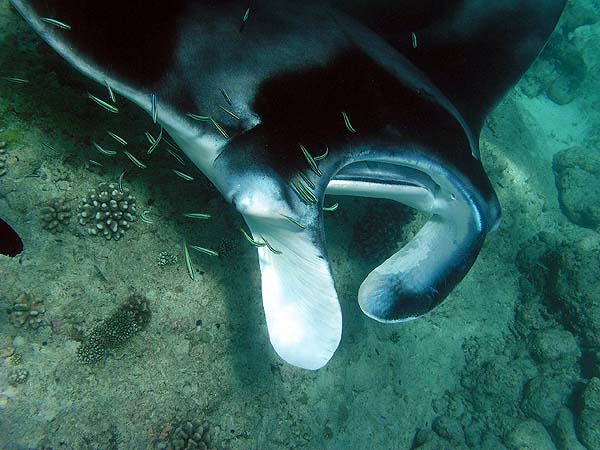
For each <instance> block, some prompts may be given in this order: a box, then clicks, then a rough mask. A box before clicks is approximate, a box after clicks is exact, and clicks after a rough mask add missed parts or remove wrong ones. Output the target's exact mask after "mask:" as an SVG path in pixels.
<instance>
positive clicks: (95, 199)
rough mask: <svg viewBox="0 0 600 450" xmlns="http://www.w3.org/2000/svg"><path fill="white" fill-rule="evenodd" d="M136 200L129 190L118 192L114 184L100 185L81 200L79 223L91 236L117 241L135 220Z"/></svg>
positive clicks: (124, 189)
mask: <svg viewBox="0 0 600 450" xmlns="http://www.w3.org/2000/svg"><path fill="white" fill-rule="evenodd" d="M135 213H136V200H135V198H134V197H133V196H132V195H131V194H130V193H129V189H127V188H123V190H119V188H118V186H117V185H116V184H114V183H100V184H99V185H98V187H97V188H96V189H91V190H90V191H89V192H88V194H87V196H86V197H85V198H82V199H81V203H80V205H79V208H78V215H79V223H80V224H81V225H84V226H86V227H87V230H88V233H89V234H91V235H100V236H104V237H105V238H106V239H114V240H116V241H118V240H119V239H121V238H122V237H123V235H124V234H125V230H128V229H129V227H130V224H131V222H133V221H135V220H136V216H135Z"/></svg>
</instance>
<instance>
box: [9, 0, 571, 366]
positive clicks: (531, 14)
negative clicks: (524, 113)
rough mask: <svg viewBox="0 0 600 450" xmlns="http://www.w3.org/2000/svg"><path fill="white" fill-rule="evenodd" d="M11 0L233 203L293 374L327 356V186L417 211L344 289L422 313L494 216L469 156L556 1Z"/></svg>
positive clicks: (539, 39) (333, 307)
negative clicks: (399, 244)
mask: <svg viewBox="0 0 600 450" xmlns="http://www.w3.org/2000/svg"><path fill="white" fill-rule="evenodd" d="M11 1H12V3H13V5H14V6H15V7H16V8H17V10H18V11H19V12H20V13H21V14H22V15H23V16H24V17H25V19H26V20H27V21H28V22H29V23H30V24H31V26H32V27H33V28H34V29H35V30H36V31H37V32H38V33H39V34H40V35H41V36H42V38H43V39H44V40H46V42H48V43H49V44H50V45H51V46H52V47H53V48H54V49H55V50H56V51H57V52H58V53H59V54H61V55H62V56H63V57H64V58H65V59H66V60H67V61H69V62H70V63H71V64H72V65H73V66H75V67H76V68H77V69H79V70H80V71H82V72H83V73H84V74H86V75H88V76H89V77H91V78H93V79H94V80H96V81H98V82H99V83H102V84H109V85H110V86H112V87H113V89H114V90H115V91H116V92H118V93H120V94H121V95H123V96H125V97H127V98H129V99H130V100H132V101H133V102H135V103H137V104H138V105H139V106H140V107H142V108H143V109H145V110H146V111H147V112H148V113H149V114H151V115H152V116H154V119H156V120H157V121H158V123H160V124H161V126H162V127H163V128H164V130H165V131H166V132H168V133H169V134H170V135H171V136H172V137H173V139H174V140H175V141H176V143H177V144H178V145H179V146H180V147H181V148H182V150H183V151H184V152H185V153H186V155H187V156H188V157H189V158H190V159H191V160H192V161H193V162H194V163H195V164H196V165H197V166H198V168H199V169H200V170H202V171H203V172H204V173H205V174H206V175H207V176H208V178H209V179H210V180H211V181H212V182H213V183H214V184H215V186H216V187H217V188H218V189H219V190H220V191H221V193H222V194H223V195H224V196H225V198H226V199H227V200H229V201H230V202H231V203H232V204H233V205H234V206H235V208H236V209H237V210H238V211H239V212H240V213H242V214H243V216H244V219H245V221H246V223H247V225H248V227H249V229H250V233H248V234H247V238H248V241H250V243H251V244H252V245H253V246H255V247H256V248H257V251H258V256H259V262H260V267H261V276H262V296H263V304H264V309H265V316H266V321H267V325H268V329H269V336H270V339H271V342H272V344H273V346H274V348H275V350H276V351H277V353H278V354H279V355H280V356H281V357H282V358H283V359H285V360H286V361H288V362H289V363H291V364H294V365H297V366H299V367H303V368H307V369H317V368H319V367H322V366H323V365H325V364H326V363H327V361H329V359H330V358H331V357H332V355H333V353H334V352H335V350H336V348H337V346H338V344H339V342H340V337H341V330H342V318H341V312H340V307H339V304H338V299H337V293H336V290H335V285H334V281H333V277H332V273H331V268H330V263H329V260H328V257H327V253H326V251H325V246H324V231H323V207H324V198H325V196H326V195H327V194H336V195H352V196H361V197H369V198H384V199H390V200H394V201H397V202H401V203H403V204H405V205H408V206H411V207H414V208H416V209H418V210H420V211H423V212H424V213H426V214H427V215H428V217H429V220H428V221H427V223H426V224H425V225H424V226H423V227H422V229H421V230H420V231H419V232H418V233H417V235H416V236H415V237H414V238H413V239H412V240H411V241H410V242H408V243H407V244H406V245H405V246H404V247H403V248H401V249H400V250H399V251H398V252H396V253H395V254H394V255H392V256H391V257H390V258H388V259H387V260H386V261H383V262H382V263H381V265H380V266H379V267H377V268H376V269H375V270H373V271H372V272H371V273H370V274H369V275H368V277H367V278H366V279H365V280H364V282H363V283H362V285H361V287H360V289H359V292H358V299H359V303H360V306H361V308H362V310H363V311H364V312H365V314H367V315H368V316H369V317H372V318H374V319H376V320H378V321H381V322H401V321H405V320H410V319H413V318H416V317H419V316H421V315H423V314H425V313H426V312H428V311H430V310H431V309H433V308H434V307H435V306H436V305H438V304H439V303H440V302H441V301H442V300H443V299H444V298H445V297H446V296H447V295H448V294H449V293H450V291H451V290H452V289H453V288H454V286H456V284H457V283H458V282H460V280H461V279H462V278H463V277H464V276H465V274H466V273H467V272H468V270H469V269H470V267H471V266H472V264H473V263H474V261H475V259H476V257H477V255H478V253H479V251H480V249H481V247H482V245H483V242H484V239H485V236H486V234H487V233H488V232H490V231H492V230H493V229H494V228H495V227H496V226H497V224H498V221H499V218H500V213H499V205H498V202H497V199H496V196H495V194H494V192H493V189H492V187H491V184H490V182H489V180H488V178H487V176H486V175H485V172H484V170H483V167H482V165H481V163H480V161H479V148H478V138H479V132H480V128H481V125H482V122H483V120H484V118H485V115H486V114H487V112H488V111H489V110H490V109H491V108H492V107H493V105H494V104H495V102H496V101H497V100H498V99H499V98H500V96H501V95H502V94H503V93H504V92H505V91H506V90H507V89H508V88H509V87H510V86H511V85H512V84H513V83H514V82H516V81H517V80H518V79H519V77H520V76H521V74H522V73H523V72H524V71H525V70H526V69H527V67H528V66H529V64H530V63H531V62H532V61H533V59H534V58H535V56H536V55H537V53H538V52H539V50H540V49H541V48H542V46H543V44H544V42H545V40H546V38H547V36H548V34H549V33H550V32H551V30H552V29H553V27H554V25H555V23H556V20H557V18H558V16H559V14H560V11H561V9H562V6H563V0H542V1H539V0H538V1H536V0H526V1H509V2H506V1H500V0H498V1H494V0H492V1H486V2H482V1H480V0H466V1H448V2H445V3H444V6H443V7H440V5H439V2H433V1H425V2H423V1H417V0H408V1H405V2H397V1H396V2H391V1H389V2H388V1H383V0H381V1H375V2H372V4H371V3H370V4H369V5H366V3H364V2H353V1H345V0H331V1H322V2H317V1H308V2H303V3H302V4H299V3H298V2H292V1H283V0H282V1H275V0H263V1H258V0H257V1H256V2H251V3H250V6H248V2H247V1H241V0H240V1H234V0H232V1H227V2H213V1H191V0H175V1H173V2H167V3H165V2H154V1H152V2H147V1H144V2H142V1H138V0H132V1H129V2H127V8H122V7H121V3H120V2H117V1H116V0H108V1H104V2H88V1H83V2H82V1H76V0H64V1H61V2H54V3H55V4H53V5H51V4H50V3H52V2H46V1H42V0H31V1H27V0H11ZM99 18H101V19H102V20H99ZM524 18H526V20H524ZM63 25H66V26H63Z"/></svg>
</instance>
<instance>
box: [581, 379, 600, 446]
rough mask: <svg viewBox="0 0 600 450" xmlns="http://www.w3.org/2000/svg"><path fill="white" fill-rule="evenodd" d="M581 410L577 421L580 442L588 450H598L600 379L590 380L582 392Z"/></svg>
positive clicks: (599, 443) (599, 433)
mask: <svg viewBox="0 0 600 450" xmlns="http://www.w3.org/2000/svg"><path fill="white" fill-rule="evenodd" d="M581 403H582V404H583V409H582V411H581V414H580V415H579V419H578V421H577V430H578V431H579V436H580V438H581V442H583V444H584V445H585V446H586V447H587V448H588V450H600V378H592V379H591V380H590V382H589V383H588V385H587V387H586V388H585V390H584V391H583V394H582V398H581Z"/></svg>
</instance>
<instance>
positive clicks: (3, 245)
mask: <svg viewBox="0 0 600 450" xmlns="http://www.w3.org/2000/svg"><path fill="white" fill-rule="evenodd" d="M22 251H23V241H22V240H21V238H20V237H19V235H18V234H17V232H16V231H15V230H13V229H12V227H11V226H10V225H9V224H7V223H6V222H5V221H4V220H2V219H0V254H2V255H6V256H17V255H18V254H20V253H21V252H22Z"/></svg>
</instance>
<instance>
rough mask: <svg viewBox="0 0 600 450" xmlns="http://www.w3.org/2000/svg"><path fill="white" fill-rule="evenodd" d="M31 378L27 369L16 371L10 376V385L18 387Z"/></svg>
mask: <svg viewBox="0 0 600 450" xmlns="http://www.w3.org/2000/svg"><path fill="white" fill-rule="evenodd" d="M27 378H29V371H28V370H27V369H23V368H20V369H15V370H13V371H12V372H11V373H10V374H9V375H8V384H10V385H11V386H16V385H17V384H23V383H25V382H26V381H27Z"/></svg>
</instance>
